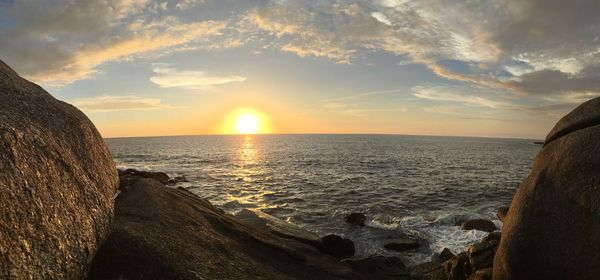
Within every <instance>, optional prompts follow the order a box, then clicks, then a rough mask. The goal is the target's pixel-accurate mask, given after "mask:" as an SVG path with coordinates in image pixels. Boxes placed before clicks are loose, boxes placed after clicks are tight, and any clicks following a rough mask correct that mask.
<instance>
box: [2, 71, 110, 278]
mask: <svg viewBox="0 0 600 280" xmlns="http://www.w3.org/2000/svg"><path fill="white" fill-rule="evenodd" d="M117 181H118V177H117V171H116V168H115V164H114V162H113V160H112V158H111V155H110V152H109V150H108V148H107V147H106V145H105V143H104V141H103V140H102V137H101V136H100V134H99V133H98V131H97V130H96V128H95V127H94V125H93V124H92V123H91V122H90V121H89V119H88V118H87V117H86V116H85V115H84V114H83V113H82V112H80V111H79V110H77V108H75V107H73V106H71V105H69V104H67V103H64V102H62V101H59V100H56V99H54V98H53V97H52V96H51V95H50V94H48V93H47V92H46V91H44V90H43V89H42V88H41V87H39V86H38V85H36V84H33V83H31V82H29V81H27V80H25V79H23V78H21V77H20V76H19V75H18V74H17V73H15V72H14V71H13V70H12V69H10V67H8V66H7V65H6V64H4V62H2V61H0V186H1V187H0V189H1V190H0V217H2V220H1V222H0V278H2V279H81V278H84V277H85V275H86V272H87V270H88V268H89V263H90V262H91V259H92V257H93V256H94V254H95V253H96V251H97V250H98V247H99V246H100V244H101V243H102V241H104V239H105V238H106V236H107V235H108V233H109V231H110V223H111V221H112V217H113V195H114V194H115V191H116V190H117V184H118V182H117Z"/></svg>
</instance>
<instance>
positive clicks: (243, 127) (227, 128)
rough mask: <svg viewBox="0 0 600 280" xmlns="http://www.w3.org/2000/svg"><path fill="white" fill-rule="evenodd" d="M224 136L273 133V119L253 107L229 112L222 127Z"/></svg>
mask: <svg viewBox="0 0 600 280" xmlns="http://www.w3.org/2000/svg"><path fill="white" fill-rule="evenodd" d="M220 131H221V133H223V134H245V135H249V134H265V133H273V131H274V130H273V126H272V124H271V118H270V116H269V115H268V114H266V113H265V112H263V111H261V110H257V109H255V108H252V107H243V108H237V109H234V110H231V111H229V113H228V114H227V115H226V116H225V118H223V121H222V122H221V125H220Z"/></svg>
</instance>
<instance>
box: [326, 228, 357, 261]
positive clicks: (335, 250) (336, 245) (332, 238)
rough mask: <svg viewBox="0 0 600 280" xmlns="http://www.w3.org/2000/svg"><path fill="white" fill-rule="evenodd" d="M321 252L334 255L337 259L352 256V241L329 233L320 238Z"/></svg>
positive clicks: (353, 249)
mask: <svg viewBox="0 0 600 280" xmlns="http://www.w3.org/2000/svg"><path fill="white" fill-rule="evenodd" d="M321 243H322V244H321V246H320V249H321V252H323V253H325V254H328V255H330V256H334V257H336V258H338V259H345V258H350V257H352V256H354V252H355V248H354V242H352V240H350V239H348V238H342V237H340V236H337V235H334V234H330V235H327V236H324V237H323V238H321Z"/></svg>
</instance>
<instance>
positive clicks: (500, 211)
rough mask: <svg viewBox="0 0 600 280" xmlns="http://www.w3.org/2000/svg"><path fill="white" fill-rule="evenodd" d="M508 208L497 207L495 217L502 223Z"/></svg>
mask: <svg viewBox="0 0 600 280" xmlns="http://www.w3.org/2000/svg"><path fill="white" fill-rule="evenodd" d="M508 208H509V207H508V206H501V207H498V210H497V211H496V217H498V219H499V220H500V221H503V222H504V217H506V214H507V213H508Z"/></svg>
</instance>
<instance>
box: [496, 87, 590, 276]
mask: <svg viewBox="0 0 600 280" xmlns="http://www.w3.org/2000/svg"><path fill="white" fill-rule="evenodd" d="M599 168H600V98H596V99H593V100H590V101H587V102H585V103H583V104H582V105H581V106H579V107H578V108H576V109H575V110H573V111H572V112H571V113H569V114H568V115H566V116H565V117H563V118H562V119H561V120H560V121H559V122H558V123H557V124H556V126H555V127H554V129H552V131H551V132H550V133H549V134H548V136H547V137H546V141H545V144H544V146H543V148H542V150H541V151H540V152H539V153H538V155H537V156H536V158H535V161H534V164H533V169H532V171H531V174H530V175H529V177H527V178H526V179H525V181H523V183H522V184H521V186H520V187H519V189H518V191H517V193H516V194H515V197H514V198H513V201H512V204H511V205H510V211H508V215H507V216H506V217H505V219H504V225H503V227H502V239H501V241H500V246H499V248H498V252H497V254H496V256H495V260H494V279H497V280H500V279H598V277H599V275H600V265H599V264H600V254H598V252H599V251H600V169H599Z"/></svg>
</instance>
